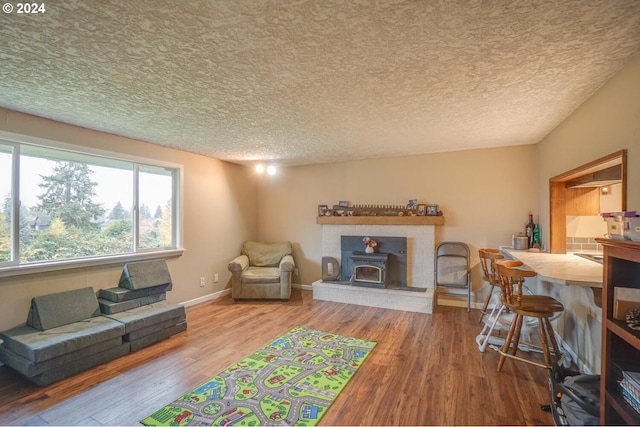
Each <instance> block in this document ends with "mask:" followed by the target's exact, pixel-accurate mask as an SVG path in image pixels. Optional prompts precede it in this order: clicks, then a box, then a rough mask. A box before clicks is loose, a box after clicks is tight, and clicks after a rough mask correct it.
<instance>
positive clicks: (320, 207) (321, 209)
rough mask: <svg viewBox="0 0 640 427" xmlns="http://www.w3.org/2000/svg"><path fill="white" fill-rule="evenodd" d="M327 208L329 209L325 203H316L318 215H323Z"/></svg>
mask: <svg viewBox="0 0 640 427" xmlns="http://www.w3.org/2000/svg"><path fill="white" fill-rule="evenodd" d="M327 209H329V206H327V205H318V216H325V214H326V213H327Z"/></svg>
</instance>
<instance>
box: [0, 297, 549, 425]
mask: <svg viewBox="0 0 640 427" xmlns="http://www.w3.org/2000/svg"><path fill="white" fill-rule="evenodd" d="M477 319H478V312H477V311H472V312H471V313H467V311H466V310H465V309H463V308H453V307H437V308H436V310H435V312H434V314H431V315H429V314H420V313H410V312H403V311H393V310H385V309H379V308H371V307H361V306H356V305H349V304H340V303H333V302H326V301H314V300H313V297H312V293H311V291H300V290H294V292H293V295H292V298H291V300H290V301H289V302H279V301H278V302H269V301H255V302H241V303H234V302H233V300H232V299H231V298H230V296H225V297H223V298H221V299H218V300H216V301H211V302H206V303H203V304H199V305H197V306H193V307H189V308H188V309H187V320H188V324H189V326H188V329H187V331H185V332H182V333H180V334H178V335H175V336H173V337H171V338H170V339H167V340H165V341H162V342H160V343H157V344H155V345H153V346H151V347H147V348H144V349H142V350H139V351H137V352H135V353H131V354H129V355H127V356H124V357H121V358H119V359H116V360H114V361H111V362H109V363H107V364H104V365H102V366H99V367H97V368H94V369H92V370H90V371H87V372H84V373H81V374H78V375H76V376H74V377H72V378H68V379H66V380H63V381H60V382H58V383H55V384H52V385H50V386H47V387H37V386H35V385H32V384H31V383H29V382H28V381H26V380H24V379H23V378H21V377H20V376H19V375H17V374H16V373H14V372H13V371H12V370H10V369H8V368H7V367H6V366H3V367H0V425H139V421H140V420H141V419H142V418H144V417H145V416H147V415H150V414H151V413H153V412H154V411H156V410H157V409H159V408H160V407H162V406H164V405H166V404H167V403H170V402H172V401H173V400H174V399H176V398H177V397H179V396H181V395H182V394H184V393H185V392H187V391H189V390H190V389H192V388H194V387H195V386H196V385H198V384H200V383H202V382H204V381H205V380H207V379H209V378H211V377H213V376H215V375H216V374H217V373H219V372H220V371H222V370H224V369H225V368H227V367H228V366H229V365H231V364H232V363H234V362H236V361H238V360H239V359H240V358H242V357H244V356H247V355H249V354H251V353H252V352H253V351H255V350H257V349H258V348H260V347H262V346H263V345H265V344H267V343H269V342H270V340H272V339H274V338H276V337H278V336H280V335H281V334H282V333H284V332H286V331H287V330H289V329H290V328H292V327H293V326H297V325H300V326H305V327H309V328H313V329H319V330H324V331H330V332H336V333H338V334H342V335H350V336H354V337H359V338H364V339H368V340H373V341H376V342H378V345H377V346H376V348H375V349H374V350H373V352H372V354H371V355H370V356H369V358H368V359H367V360H366V361H365V363H364V365H363V366H362V368H361V369H360V370H359V371H358V372H357V374H356V375H355V376H354V378H353V379H352V380H351V381H350V382H349V384H348V385H347V387H346V388H345V390H344V391H343V392H342V393H341V394H340V395H339V396H338V398H337V399H336V401H335V402H334V403H333V405H332V406H331V408H330V409H329V411H328V413H327V414H326V415H325V416H324V418H323V419H322V420H321V422H320V425H507V424H508V425H553V420H552V417H551V415H550V414H549V413H546V412H544V411H542V410H541V409H540V405H543V404H548V400H549V393H548V389H547V380H546V374H545V372H544V370H542V369H540V368H536V367H534V366H530V365H526V364H523V363H516V362H514V361H512V360H507V362H506V363H505V366H504V368H503V370H502V372H496V366H497V362H498V357H497V353H496V352H494V351H493V350H487V352H485V353H480V352H479V351H478V349H477V347H476V344H475V336H476V334H477V333H478V331H479V329H480V326H479V324H478V321H477ZM536 356H539V355H536ZM540 358H541V356H540Z"/></svg>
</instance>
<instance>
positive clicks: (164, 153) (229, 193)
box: [0, 109, 258, 330]
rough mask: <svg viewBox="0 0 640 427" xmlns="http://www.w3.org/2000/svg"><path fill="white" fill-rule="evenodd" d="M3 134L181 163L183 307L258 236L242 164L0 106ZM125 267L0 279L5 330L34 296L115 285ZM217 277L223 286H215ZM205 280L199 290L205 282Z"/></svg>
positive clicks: (251, 183)
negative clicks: (86, 287) (244, 242)
mask: <svg viewBox="0 0 640 427" xmlns="http://www.w3.org/2000/svg"><path fill="white" fill-rule="evenodd" d="M0 130H3V131H7V132H13V133H19V134H23V135H29V136H33V137H39V138H46V139H51V140H58V141H64V142H67V143H73V144H78V145H84V146H88V147H93V148H97V149H101V150H107V151H111V152H115V153H124V154H128V155H134V156H140V157H145V158H151V159H156V160H160V161H165V162H171V163H174V164H181V165H183V166H184V169H183V183H182V184H183V185H182V188H183V226H184V228H183V247H184V249H185V252H184V254H183V255H182V256H181V257H178V258H172V259H170V260H168V261H167V263H168V265H169V270H170V272H171V277H172V279H173V290H172V291H171V292H169V293H168V295H167V299H168V300H169V301H171V302H184V301H189V300H193V299H196V298H200V297H203V296H206V295H209V294H212V293H214V292H217V291H220V290H222V289H224V288H225V287H226V285H227V282H228V280H229V278H230V275H229V274H228V271H227V264H228V262H229V261H230V260H231V259H232V258H233V257H235V256H237V255H238V254H239V253H240V248H241V247H242V242H243V241H244V240H246V239H250V238H255V236H256V235H257V226H258V223H257V199H258V197H257V191H258V187H257V181H256V180H255V178H254V177H253V176H252V174H251V172H250V171H249V170H248V169H247V168H245V167H242V166H238V165H233V164H231V163H227V162H222V161H219V160H215V159H212V158H209V157H204V156H199V155H195V154H191V153H186V152H183V151H177V150H172V149H168V148H163V147H160V146H157V145H152V144H148V143H144V142H140V141H135V140H131V139H127V138H122V137H118V136H114V135H110V134H106V133H102V132H97V131H92V130H88V129H84V128H79V127H75V126H70V125H65V124H62V123H58V122H53V121H50V120H46V119H42V118H38V117H33V116H29V115H26V114H21V113H16V112H12V111H8V110H4V109H0ZM121 271H122V265H118V266H112V267H96V268H82V269H75V270H66V271H60V272H55V273H47V274H32V275H25V276H18V277H14V278H0V330H5V329H8V328H10V327H13V326H16V325H18V324H21V323H24V322H25V321H26V318H27V313H28V309H29V304H30V301H31V298H32V297H33V296H37V295H42V294H47V293H52V292H59V291H63V290H69V289H75V288H80V287H84V286H92V287H93V288H94V289H96V290H97V289H100V288H110V287H114V286H117V285H118V279H119V277H120V273H121ZM215 273H218V274H219V275H220V281H219V283H215V284H214V283H213V276H214V274H215ZM201 276H204V277H205V280H206V285H205V287H200V277H201Z"/></svg>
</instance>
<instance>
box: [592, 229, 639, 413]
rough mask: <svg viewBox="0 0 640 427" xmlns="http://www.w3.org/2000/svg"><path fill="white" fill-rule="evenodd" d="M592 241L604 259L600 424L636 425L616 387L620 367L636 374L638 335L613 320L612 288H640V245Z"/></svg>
mask: <svg viewBox="0 0 640 427" xmlns="http://www.w3.org/2000/svg"><path fill="white" fill-rule="evenodd" d="M596 240H597V241H598V243H600V244H602V247H603V255H604V260H603V261H604V270H603V288H602V297H603V304H602V357H601V362H602V368H601V383H600V424H601V425H616V424H617V425H620V424H623V425H624V424H628V425H640V413H638V412H637V411H635V410H634V409H633V407H631V406H630V405H629V404H628V403H627V402H626V401H625V399H624V397H623V395H622V389H621V387H620V385H619V380H620V375H621V374H620V369H619V368H620V367H621V366H625V365H626V366H631V369H632V370H634V371H640V369H638V368H640V363H639V362H640V331H634V330H632V329H630V328H629V327H628V326H627V325H626V323H625V322H624V321H619V320H615V319H614V304H615V301H614V291H615V288H616V287H626V288H640V242H631V241H626V240H622V241H620V240H611V239H596ZM624 369H629V368H627V367H625V368H624Z"/></svg>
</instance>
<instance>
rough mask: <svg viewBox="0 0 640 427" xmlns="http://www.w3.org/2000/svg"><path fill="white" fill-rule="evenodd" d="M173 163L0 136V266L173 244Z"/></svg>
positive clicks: (175, 181) (135, 251)
mask: <svg viewBox="0 0 640 427" xmlns="http://www.w3.org/2000/svg"><path fill="white" fill-rule="evenodd" d="M179 179H180V169H179V167H173V166H170V167H167V166H166V165H159V164H154V162H151V161H148V162H147V161H142V162H141V161H139V160H135V161H133V160H128V159H124V158H117V157H116V156H113V157H110V156H108V155H104V154H102V153H101V154H95V153H83V152H79V151H72V150H69V149H66V148H65V149H61V148H58V147H49V146H42V145H34V144H27V143H19V142H13V141H3V140H0V195H1V196H2V201H3V205H2V207H3V208H2V211H1V212H0V270H2V269H7V268H9V269H11V267H15V266H19V267H23V266H28V265H32V264H42V263H45V264H51V265H55V264H56V263H59V262H64V263H65V264H69V263H70V262H73V261H74V260H86V259H100V258H109V257H114V256H119V257H122V256H127V255H135V254H141V253H150V252H162V251H167V250H172V249H176V248H178V246H179V245H178V241H177V240H178V236H179V233H178V229H177V224H178V221H177V207H178V206H179V203H178V188H179V185H178V181H179Z"/></svg>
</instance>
